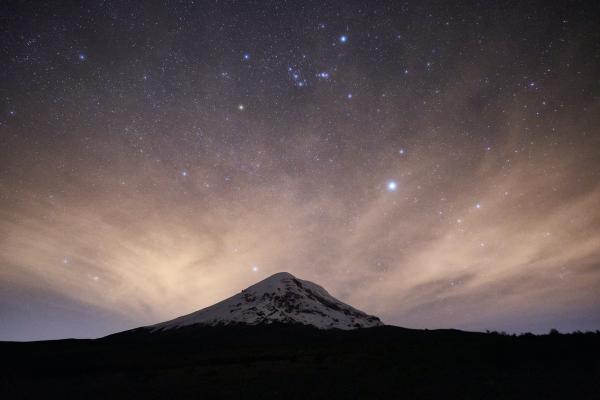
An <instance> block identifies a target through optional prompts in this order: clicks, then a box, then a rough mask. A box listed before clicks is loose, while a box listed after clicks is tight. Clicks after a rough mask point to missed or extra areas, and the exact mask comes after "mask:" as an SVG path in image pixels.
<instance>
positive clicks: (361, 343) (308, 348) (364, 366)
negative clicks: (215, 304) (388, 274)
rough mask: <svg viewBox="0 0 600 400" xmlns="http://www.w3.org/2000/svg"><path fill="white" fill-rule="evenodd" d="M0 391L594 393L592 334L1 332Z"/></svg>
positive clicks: (597, 379) (598, 341)
mask: <svg viewBox="0 0 600 400" xmlns="http://www.w3.org/2000/svg"><path fill="white" fill-rule="evenodd" d="M0 354H1V356H2V361H1V362H2V363H1V367H0V376H1V378H0V379H1V380H0V398H1V399H16V398H19V399H29V398H31V399H33V398H77V399H114V398H130V399H134V398H144V399H176V398H196V399H201V398H243V399H248V398H260V399H264V398H283V399H308V398H323V399H325V398H328V399H330V398H344V399H367V398H373V399H388V398H393V399H401V398H405V399H432V398H435V399H440V398H443V399H448V398H457V399H515V398H519V399H600V334H591V333H589V334H571V335H559V334H556V335H544V336H533V335H526V336H519V337H515V336H506V335H499V334H482V333H468V332H461V331H452V330H438V331H421V330H409V329H402V328H397V327H381V328H371V329H363V330H356V331H320V330H316V329H312V328H308V327H301V326H279V325H275V326H236V327H216V328H185V329H180V330H179V331H177V332H170V333H168V334H152V335H150V334H147V333H144V332H143V331H133V332H132V331H130V332H126V333H123V334H118V335H113V336H110V337H107V338H104V339H98V340H61V341H49V342H32V343H8V342H4V343H0Z"/></svg>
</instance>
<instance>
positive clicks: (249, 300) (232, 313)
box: [146, 272, 383, 332]
mask: <svg viewBox="0 0 600 400" xmlns="http://www.w3.org/2000/svg"><path fill="white" fill-rule="evenodd" d="M274 323H277V324H302V325H310V326H313V327H316V328H319V329H333V328H337V329H344V330H349V329H357V328H370V327H375V326H382V325H383V323H382V322H381V320H380V319H379V318H377V317H375V316H372V315H368V314H366V313H364V312H362V311H360V310H357V309H355V308H353V307H351V306H349V305H348V304H345V303H342V302H341V301H339V300H337V299H336V298H334V297H333V296H331V295H330V294H329V293H328V292H327V291H326V290H325V289H323V288H322V287H321V286H319V285H317V284H315V283H313V282H309V281H305V280H302V279H298V278H296V277H295V276H294V275H292V274H290V273H288V272H280V273H277V274H275V275H272V276H270V277H268V278H266V279H264V280H262V281H260V282H258V283H256V284H254V285H252V286H250V287H249V288H247V289H244V290H242V292H241V293H238V294H236V295H234V296H232V297H230V298H228V299H226V300H223V301H221V302H219V303H217V304H214V305H212V306H210V307H207V308H204V309H202V310H199V311H196V312H193V313H191V314H188V315H184V316H182V317H179V318H175V319H173V320H170V321H166V322H162V323H159V324H156V325H151V326H148V327H146V329H149V330H150V331H152V332H156V331H165V330H170V329H173V328H181V327H187V326H191V325H198V326H226V325H237V324H244V325H263V324H264V325H269V324H274Z"/></svg>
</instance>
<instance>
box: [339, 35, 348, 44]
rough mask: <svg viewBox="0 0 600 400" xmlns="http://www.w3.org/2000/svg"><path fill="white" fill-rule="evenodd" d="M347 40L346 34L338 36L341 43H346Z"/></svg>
mask: <svg viewBox="0 0 600 400" xmlns="http://www.w3.org/2000/svg"><path fill="white" fill-rule="evenodd" d="M347 41H348V36H346V35H342V36H340V42H341V43H346V42H347Z"/></svg>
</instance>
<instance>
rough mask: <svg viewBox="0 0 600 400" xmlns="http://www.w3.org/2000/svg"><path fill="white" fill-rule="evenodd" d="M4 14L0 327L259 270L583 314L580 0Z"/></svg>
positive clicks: (589, 261) (368, 302) (204, 301)
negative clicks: (577, 0) (550, 2)
mask: <svg viewBox="0 0 600 400" xmlns="http://www.w3.org/2000/svg"><path fill="white" fill-rule="evenodd" d="M459 3H460V2H459ZM1 8H2V15H3V17H2V19H3V22H4V27H5V29H3V32H2V33H1V35H2V40H1V48H0V51H1V53H2V59H3V68H2V71H1V77H2V78H1V79H2V83H3V84H2V85H1V87H0V92H1V97H0V151H1V155H2V157H0V289H1V290H0V318H1V319H2V323H1V324H0V339H9V338H10V339H23V338H25V339H29V338H51V337H62V336H97V335H101V334H105V333H110V332H113V331H116V330H118V329H125V328H130V327H134V326H139V325H142V324H145V323H153V322H157V321H160V320H163V319H167V318H170V317H174V316H176V315H180V314H183V313H186V312H190V311H193V310H195V309H198V308H201V307H203V306H207V305H210V304H212V303H214V302H216V301H218V300H221V299H222V298H224V297H227V296H229V295H231V294H232V293H234V292H235V291H237V290H240V289H242V288H243V287H245V286H247V285H249V284H251V283H253V282H255V281H256V280H258V279H260V278H262V277H265V276H268V275H269V274H271V273H275V272H279V271H289V272H291V273H293V274H295V275H297V276H299V277H301V278H303V279H309V280H312V281H315V282H317V283H319V284H322V285H323V286H325V287H326V288H328V289H329V290H330V291H331V293H332V294H333V295H335V296H336V297H338V298H340V299H341V300H343V301H346V302H348V303H350V304H352V305H354V306H356V307H358V308H361V309H364V310H365V311H367V312H369V313H373V314H377V315H380V316H381V317H382V319H383V320H384V321H385V322H387V323H393V324H398V325H403V326H408V327H417V328H422V327H427V328H440V327H453V328H463V329H478V330H485V329H499V330H509V331H536V332H540V331H547V330H548V329H550V328H553V327H555V328H559V329H562V330H574V329H598V328H600V318H599V315H600V313H599V312H598V311H600V295H599V293H600V270H599V260H600V224H599V222H600V207H599V206H598V205H599V204H600V186H599V185H598V182H600V151H599V149H600V139H599V138H600V128H599V127H600V107H599V105H600V100H599V99H600V87H599V81H598V76H599V71H600V45H599V44H600V30H598V18H597V16H598V15H600V13H599V10H598V5H597V4H595V2H574V3H571V2H565V3H564V4H562V5H552V6H551V5H550V4H549V3H547V2H527V4H522V3H504V2H497V3H495V4H491V3H490V2H479V3H478V2H475V3H469V4H458V3H456V4H455V3H453V4H450V3H448V4H446V3H444V2H441V3H428V2H422V1H414V2H413V1H407V2H397V1H382V2H350V3H348V2H340V1H331V2H311V1H302V2H279V1H273V2H271V1H264V2H253V1H248V2H237V1H231V2H216V3H215V2H212V3H207V2H193V1H189V2H186V1H167V2H120V1H119V2H118V1H105V2H82V3H78V4H72V3H69V2H65V3H63V2H61V3H52V2H48V3H47V4H43V3H42V2H27V1H24V2H9V3H6V4H3V5H2V6H1ZM57 321H58V322H57Z"/></svg>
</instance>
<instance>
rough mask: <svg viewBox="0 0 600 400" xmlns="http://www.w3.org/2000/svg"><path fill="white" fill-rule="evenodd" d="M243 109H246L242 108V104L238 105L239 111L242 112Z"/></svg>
mask: <svg viewBox="0 0 600 400" xmlns="http://www.w3.org/2000/svg"><path fill="white" fill-rule="evenodd" d="M245 108H246V107H244V105H243V104H239V105H238V110H240V111H244V109H245Z"/></svg>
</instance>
